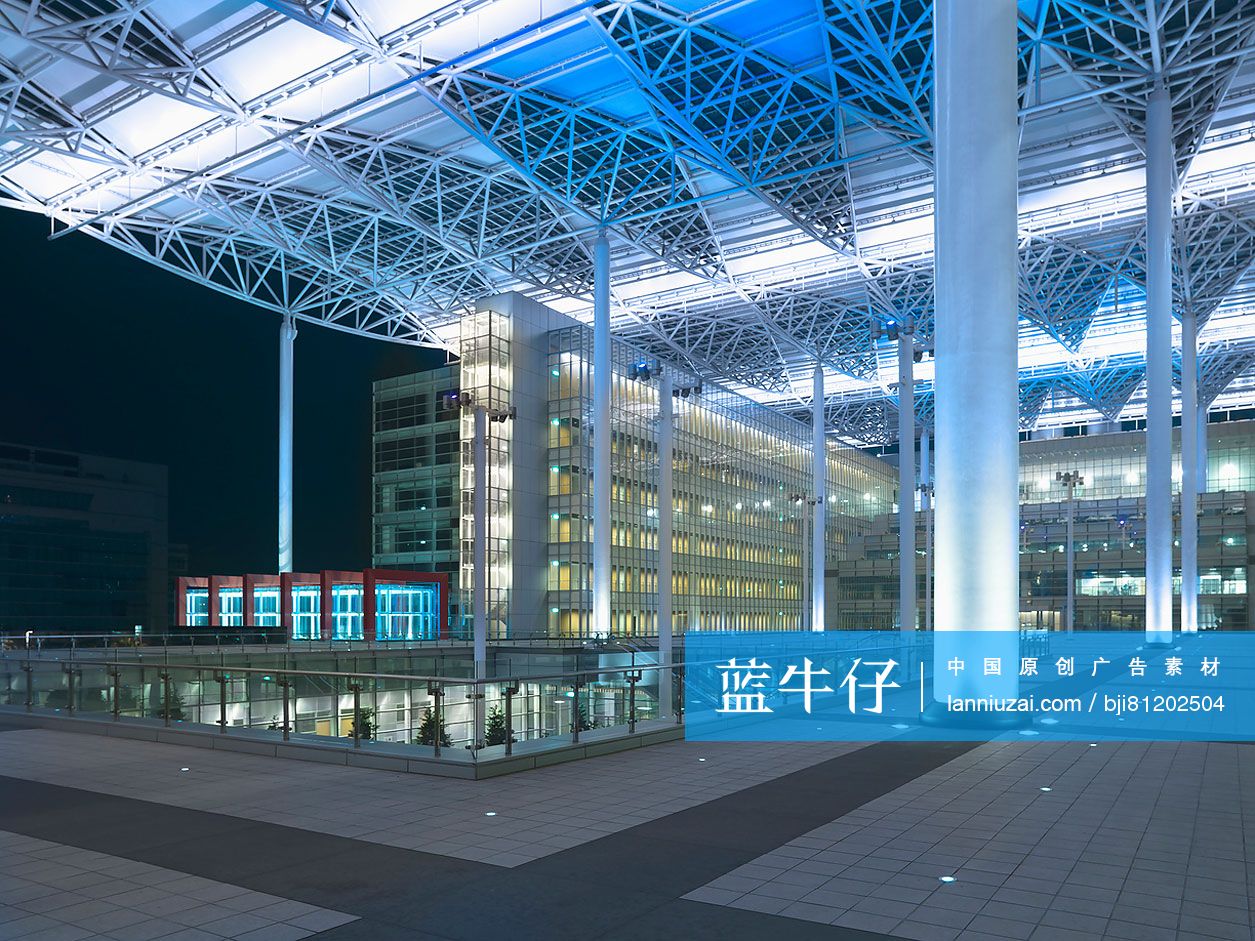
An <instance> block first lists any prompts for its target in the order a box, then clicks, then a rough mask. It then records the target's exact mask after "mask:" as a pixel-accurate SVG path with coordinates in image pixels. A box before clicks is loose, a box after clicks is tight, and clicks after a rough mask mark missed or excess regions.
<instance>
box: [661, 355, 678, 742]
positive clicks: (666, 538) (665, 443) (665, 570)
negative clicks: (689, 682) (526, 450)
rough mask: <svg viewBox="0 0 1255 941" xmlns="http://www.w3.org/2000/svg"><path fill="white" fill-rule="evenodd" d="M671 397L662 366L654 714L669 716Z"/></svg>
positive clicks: (672, 500)
mask: <svg viewBox="0 0 1255 941" xmlns="http://www.w3.org/2000/svg"><path fill="white" fill-rule="evenodd" d="M674 413H675V399H674V397H673V396H672V382H671V373H670V372H669V371H667V370H665V369H664V371H663V374H662V378H661V379H660V380H659V382H658V662H659V664H661V666H662V669H661V670H660V671H659V673H658V715H659V717H660V718H667V717H669V716H670V715H671V713H672V710H671V700H672V696H673V693H672V689H671V652H672V651H671V645H672V643H673V638H672V635H671V628H672V620H673V619H672V608H671V584H672V578H673V576H672V558H671V549H672V545H671V543H672V539H673V538H674V534H675V527H674V513H673V511H674V509H675V497H674V487H675V484H674V480H675V474H674V470H675V468H674V460H675V417H674Z"/></svg>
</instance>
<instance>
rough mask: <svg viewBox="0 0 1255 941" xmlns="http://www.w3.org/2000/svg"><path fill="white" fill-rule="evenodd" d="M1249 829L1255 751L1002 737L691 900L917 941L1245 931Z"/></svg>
mask: <svg viewBox="0 0 1255 941" xmlns="http://www.w3.org/2000/svg"><path fill="white" fill-rule="evenodd" d="M1247 785H1250V786H1251V787H1252V789H1251V790H1247V789H1246V786H1247ZM1252 839H1255V748H1250V747H1247V746H1244V745H1233V744H1202V743H1185V744H1131V743H1101V744H1097V745H1092V746H1091V745H1089V744H1088V743H1068V744H1047V743H1033V744H1027V743H1023V742H1010V743H998V744H989V745H984V746H981V747H979V748H976V749H974V750H973V751H970V752H968V753H967V754H965V755H963V756H961V757H959V758H957V759H955V760H954V761H952V762H950V763H949V764H948V765H945V766H943V767H941V768H938V769H937V770H935V771H932V772H930V773H928V774H926V775H923V776H922V777H920V778H917V779H916V780H914V781H912V782H910V783H909V784H906V785H904V786H902V787H900V788H898V789H897V790H895V791H893V792H891V793H889V794H886V795H884V796H883V797H880V798H878V799H876V800H873V801H871V802H870V803H868V804H866V805H865V806H863V807H860V808H859V809H858V810H855V811H854V812H852V813H849V814H846V815H845V816H843V817H841V818H839V819H837V820H835V821H833V822H832V823H828V824H825V825H823V826H821V827H818V828H816V829H815V830H812V831H811V832H809V833H807V834H806V835H804V836H801V837H798V838H797V839H795V840H792V841H790V842H788V843H786V844H785V845H783V846H781V847H779V848H777V849H775V850H773V851H771V852H770V853H767V854H765V855H763V856H761V857H759V858H757V859H755V860H753V861H751V862H749V863H747V864H746V865H744V866H741V867H738V868H737V869H735V870H732V871H731V872H729V873H727V874H726V875H724V876H721V877H720V878H718V879H715V880H713V881H712V882H711V883H709V884H708V885H707V886H704V887H702V888H700V889H698V890H696V891H695V892H691V893H689V894H688V895H687V896H686V898H689V899H693V900H700V901H704V902H709V903H715V904H722V905H730V906H734V907H740V908H746V909H750V910H753V911H759V912H768V913H772V914H777V915H783V916H786V917H789V918H796V919H805V920H809V921H816V922H820V923H823V924H831V925H836V926H845V927H851V928H860V929H865V930H869V931H876V932H882V933H885V934H889V935H891V936H894V937H901V938H913V939H920V941H1008V939H1029V941H1097V939H1106V938H1118V939H1136V941H1217V939H1229V941H1250V939H1251V925H1252V912H1253V909H1252V905H1251V897H1252V896H1251V885H1252V880H1253V879H1255V867H1252V866H1250V865H1249V864H1248V861H1247V846H1248V845H1249V844H1248V840H1252ZM943 876H944V877H952V878H953V880H954V881H952V882H944V883H943V882H941V881H940V879H941V877H943Z"/></svg>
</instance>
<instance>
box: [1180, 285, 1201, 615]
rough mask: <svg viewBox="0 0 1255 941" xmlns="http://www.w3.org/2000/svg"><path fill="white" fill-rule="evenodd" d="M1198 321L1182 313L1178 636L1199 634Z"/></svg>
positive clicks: (1191, 315) (1192, 314)
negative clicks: (1179, 602)
mask: <svg viewBox="0 0 1255 941" xmlns="http://www.w3.org/2000/svg"><path fill="white" fill-rule="evenodd" d="M1197 414H1198V320H1197V318H1196V317H1195V315H1194V312H1193V311H1192V310H1185V311H1182V313H1181V633H1183V634H1193V633H1195V632H1196V631H1197V630H1198V461H1197V459H1196V455H1197V454H1198V421H1197V419H1196V416H1197Z"/></svg>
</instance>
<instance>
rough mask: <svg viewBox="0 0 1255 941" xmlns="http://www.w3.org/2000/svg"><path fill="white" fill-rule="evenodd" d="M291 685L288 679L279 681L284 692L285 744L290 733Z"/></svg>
mask: <svg viewBox="0 0 1255 941" xmlns="http://www.w3.org/2000/svg"><path fill="white" fill-rule="evenodd" d="M290 685H291V684H290V682H289V681H288V679H287V677H284V678H283V679H282V680H280V681H279V687H280V688H281V689H282V690H283V740H284V741H285V742H286V741H288V733H289V729H288V719H289V715H290V713H289V711H288V686H290Z"/></svg>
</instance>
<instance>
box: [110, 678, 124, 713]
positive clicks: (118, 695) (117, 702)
mask: <svg viewBox="0 0 1255 941" xmlns="http://www.w3.org/2000/svg"><path fill="white" fill-rule="evenodd" d="M109 678H110V679H111V680H113V721H114V722H117V721H118V720H119V719H120V718H121V716H122V711H121V710H122V669H121V667H118V666H117V665H114V666H113V667H112V668H111V669H110V670H109Z"/></svg>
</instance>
